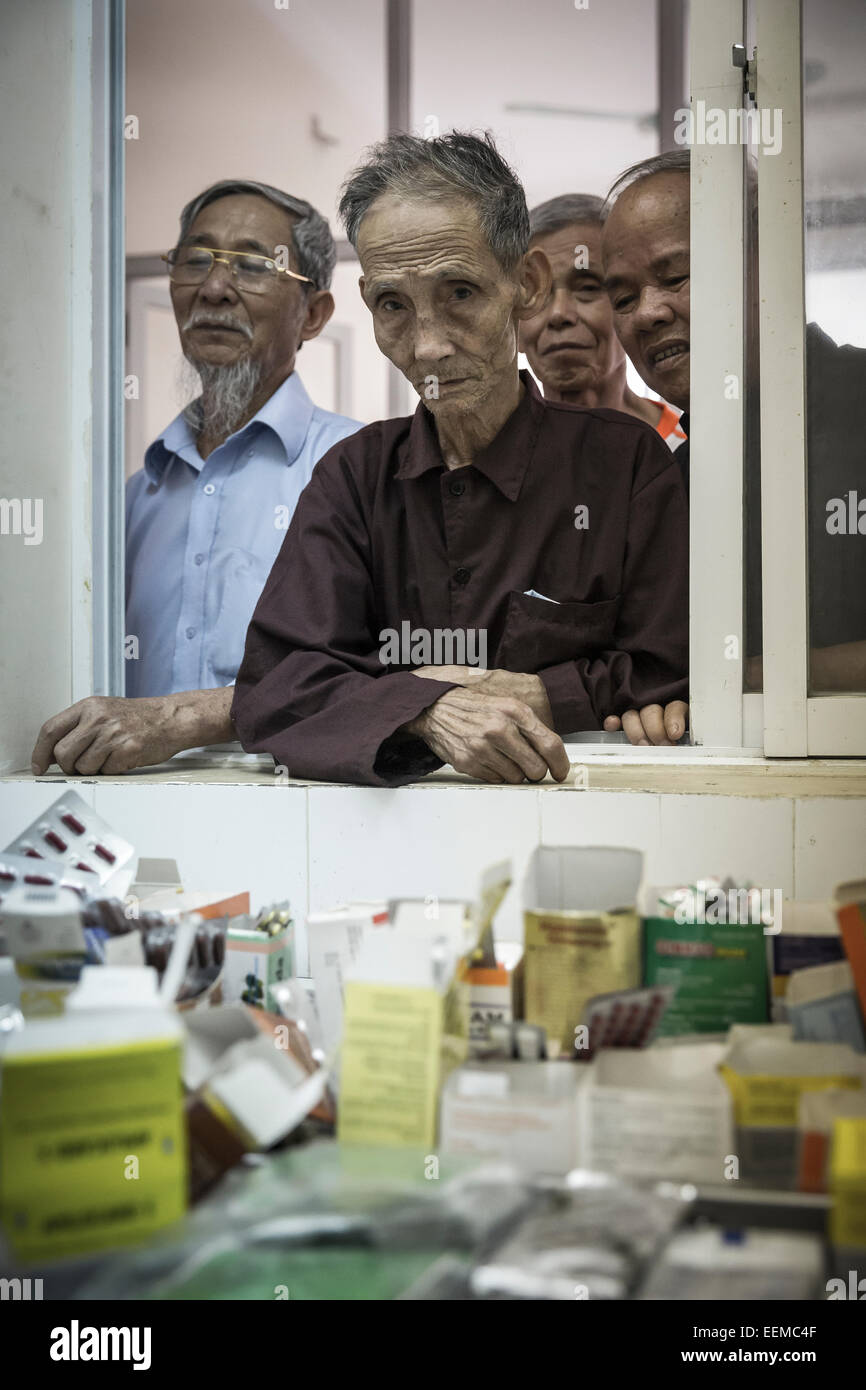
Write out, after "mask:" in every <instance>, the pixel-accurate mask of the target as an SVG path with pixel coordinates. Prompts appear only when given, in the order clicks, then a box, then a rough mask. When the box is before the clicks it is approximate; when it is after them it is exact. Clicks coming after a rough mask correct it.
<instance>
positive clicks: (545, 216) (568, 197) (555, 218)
mask: <svg viewBox="0 0 866 1390" xmlns="http://www.w3.org/2000/svg"><path fill="white" fill-rule="evenodd" d="M603 206H604V199H603V198H597V197H596V196H595V194H594V193H561V194H560V196H559V197H558V198H548V200H547V202H546V203H539V204H538V206H537V207H534V208H531V209H530V212H529V235H530V237H537V236H546V235H547V234H548V232H559V231H561V230H562V228H563V227H570V226H571V225H572V224H573V223H575V222H584V223H589V224H590V225H592V226H596V227H600V226H601V210H602V208H603Z"/></svg>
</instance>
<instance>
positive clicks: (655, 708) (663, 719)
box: [604, 700, 689, 746]
mask: <svg viewBox="0 0 866 1390" xmlns="http://www.w3.org/2000/svg"><path fill="white" fill-rule="evenodd" d="M688 722H689V707H688V705H687V704H686V703H685V701H684V700H672V701H671V703H670V704H669V705H665V707H664V709H662V707H661V705H644V707H643V709H641V710H636V709H628V710H626V712H625V714H624V715H623V716H622V719H620V717H619V715H617V714H609V715H608V717H607V719H605V721H604V728H605V732H606V733H609V734H613V733H617V732H618V730H620V729H623V730H624V731H625V734H626V737H627V738H628V741H629V743H640V744H651V743H655V744H659V745H663V746H669V745H671V744H673V743H678V742H679V740H680V738H681V737H682V735H683V734H684V733H685V731H686V729H687V727H688Z"/></svg>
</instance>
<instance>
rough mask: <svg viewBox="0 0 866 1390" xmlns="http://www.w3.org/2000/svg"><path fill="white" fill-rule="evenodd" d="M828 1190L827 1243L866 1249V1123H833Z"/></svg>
mask: <svg viewBox="0 0 866 1390" xmlns="http://www.w3.org/2000/svg"><path fill="white" fill-rule="evenodd" d="M829 1189H830V1193H831V1195H832V1197H833V1207H832V1210H831V1212H830V1239H831V1241H832V1242H833V1244H834V1245H858V1246H866V1119H855V1118H852V1117H849V1116H846V1117H843V1118H841V1119H837V1120H834V1121H833V1134H832V1138H831V1141H830V1165H829Z"/></svg>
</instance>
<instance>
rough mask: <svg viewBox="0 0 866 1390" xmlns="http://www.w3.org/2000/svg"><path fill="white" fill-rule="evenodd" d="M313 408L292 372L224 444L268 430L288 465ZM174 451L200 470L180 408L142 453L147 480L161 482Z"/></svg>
mask: <svg viewBox="0 0 866 1390" xmlns="http://www.w3.org/2000/svg"><path fill="white" fill-rule="evenodd" d="M314 409H315V407H314V406H313V402H312V401H311V400H310V397H309V396H308V395H307V392H306V390H305V388H304V384H303V382H302V381H301V378H300V377H299V376H298V374H297V372H292V373H291V375H290V376H287V377H286V380H285V381H284V382H283V383H282V385H280V386H278V387H277V389H276V391H275V392H274V393H273V395H272V396H269V397H268V399H267V400H266V401H265V403H264V405H263V406H262V408H261V410H259V411H258V412H257V413H256V414H255V415H254V416H253V418H252V420H248V421H247V423H246V424H245V425H244V427H243V429H241V430H238V431H237V433H236V434H232V435H229V438H228V439H227V440H226V441H225V442H226V444H228V443H229V442H230V441H231V440H233V439H241V438H243V437H244V436H245V435H246V434H247V433H248V432H253V431H258V430H259V429H260V428H265V429H269V430H271V431H272V432H273V433H274V434H275V435H276V437H277V438H278V439H279V441H280V443H281V444H282V446H283V452H284V453H285V456H286V463H287V464H292V463H294V462H295V459H296V458H297V457H298V455H299V454H300V452H301V450H302V449H303V447H304V443H305V441H306V438H307V434H308V433H309V429H310V422H311V421H312V418H313V410H314ZM220 447H221V448H223V447H224V446H223V445H220ZM175 454H179V455H180V456H181V458H183V459H185V460H186V462H187V463H189V464H191V466H192V467H193V468H195V469H196V470H200V469H201V467H202V464H203V463H204V459H203V458H202V457H201V454H200V453H199V451H198V449H197V447H196V441H195V435H194V434H193V432H192V428H191V427H190V424H189V422H188V421H187V420H186V419H185V417H184V414H183V411H181V413H180V414H179V415H176V416H175V418H174V419H173V420H172V422H171V424H170V425H167V426H166V428H165V429H164V430H163V432H162V434H160V435H158V436H157V438H156V439H155V440H154V441H153V443H152V444H151V445H150V446H149V448H148V449H147V451H146V453H145V455H144V468H145V472H146V473H147V475H148V477H149V478H150V480H151V482H154V483H158V482H160V481H161V479H162V476H163V474H164V473H165V470H166V468H167V466H168V464H169V462H170V460H171V459H172V457H173V456H174V455H175Z"/></svg>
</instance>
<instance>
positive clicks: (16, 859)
mask: <svg viewBox="0 0 866 1390" xmlns="http://www.w3.org/2000/svg"><path fill="white" fill-rule="evenodd" d="M95 883H96V880H95V879H94V877H93V875H92V874H86V873H83V872H82V871H81V870H80V869H68V868H67V867H66V865H65V864H58V863H57V862H56V861H55V860H53V859H45V860H43V861H42V863H40V864H36V863H34V862H33V857H32V856H31V857H28V856H27V855H26V854H7V853H6V852H5V851H3V852H0V903H2V901H3V898H4V896H5V894H6V893H8V892H9V891H10V889H12V888H18V887H20V886H21V885H22V884H26V885H27V886H28V887H30V888H71V889H72V890H73V892H75V893H77V894H78V896H79V898H82V899H86V898H89V897H90V896H91V894H92V893H93V890H94V886H95Z"/></svg>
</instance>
